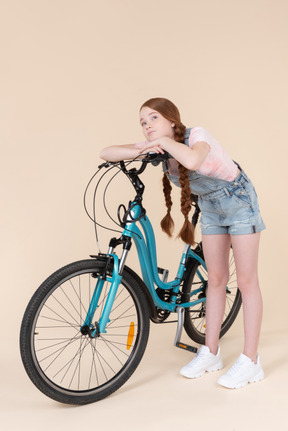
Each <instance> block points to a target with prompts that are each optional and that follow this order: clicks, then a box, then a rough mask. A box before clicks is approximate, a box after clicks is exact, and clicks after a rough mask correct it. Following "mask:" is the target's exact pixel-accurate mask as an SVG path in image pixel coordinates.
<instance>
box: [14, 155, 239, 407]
mask: <svg viewBox="0 0 288 431" xmlns="http://www.w3.org/2000/svg"><path fill="white" fill-rule="evenodd" d="M163 157H165V155H164V156H162V155H155V154H154V155H147V156H146V157H145V158H144V159H142V160H141V161H138V163H140V168H139V169H136V168H135V167H133V168H130V169H128V168H129V163H131V162H124V161H122V162H117V163H109V162H107V163H103V164H102V165H101V167H100V169H104V170H105V172H108V171H110V170H111V169H117V172H120V173H121V172H122V173H124V174H125V175H126V176H127V177H128V178H129V180H130V181H131V183H132V185H133V187H134V189H135V191H136V196H135V197H134V199H133V201H130V202H129V204H128V206H127V208H125V207H124V205H123V204H121V205H120V206H119V208H118V220H119V225H120V226H121V229H122V233H121V235H120V236H119V237H114V238H112V239H111V240H110V244H109V249H108V252H107V253H106V254H102V253H99V254H98V255H97V256H91V259H87V260H81V261H78V262H74V263H71V264H69V265H67V266H65V267H63V268H61V269H59V270H58V271H56V272H55V273H54V274H52V275H51V276H50V277H49V278H48V279H47V280H45V281H44V282H43V283H42V284H41V286H40V287H39V288H38V289H37V291H36V292H35V293H34V295H33V297H32V298H31V300H30V302H29V304H28V306H27V308H26V311H25V314H24V316H23V321H22V325H21V333H20V350H21V356H22V361H23V364H24V367H25V369H26V372H27V374H28V376H29V377H30V379H31V380H32V382H33V383H34V384H35V385H36V387H37V388H38V389H39V390H40V391H42V392H43V393H44V394H46V395H47V396H48V397H50V398H52V399H54V400H56V401H59V402H62V403H67V404H78V405H81V404H88V403H92V402H95V401H99V400H101V399H103V398H105V397H107V396H108V395H110V394H111V393H113V392H114V391H116V390H117V389H119V388H120V387H121V386H122V385H123V384H124V383H125V382H126V381H127V380H128V379H129V377H130V376H131V375H132V373H133V372H134V371H135V369H136V368H137V366H138V364H139V362H140V361H141V358H142V356H143V354H144V351H145V348H146V345H147V341H148V336H149V325H150V320H151V321H152V322H154V323H163V322H165V323H170V320H169V319H168V317H169V316H170V314H171V313H175V314H176V316H177V320H175V322H178V324H177V329H176V336H175V342H174V344H175V346H177V347H180V348H183V349H186V350H190V351H192V352H197V348H196V347H193V346H189V345H187V344H185V343H182V342H181V333H182V329H183V327H184V328H185V331H186V333H187V334H188V336H189V337H190V338H191V339H192V340H193V341H194V342H196V343H198V344H204V343H205V316H206V307H205V306H206V289H207V285H208V281H207V271H206V265H205V261H204V256H203V252H202V247H201V243H200V244H198V245H197V246H196V248H194V249H192V248H191V247H190V246H189V245H185V246H184V250H183V253H182V255H181V257H180V262H179V267H178V271H177V274H176V277H175V278H174V279H173V280H171V281H168V270H167V269H163V268H159V267H158V266H157V257H156V244H155V237H154V232H153V228H152V225H151V223H150V221H149V218H148V216H147V213H146V211H145V209H144V207H143V203H142V199H143V193H144V189H145V187H144V184H143V182H142V181H141V180H140V174H141V173H142V172H143V171H144V170H145V168H146V167H147V165H148V164H150V166H151V163H153V164H154V165H157V164H158V163H159V162H160V161H161V160H162V159H163ZM138 166H139V165H138ZM98 172H99V171H98ZM104 176H105V174H104V175H102V177H101V178H100V180H101V179H102V178H103V177H104ZM100 180H99V181H100ZM98 183H99V182H98ZM98 183H97V186H96V189H97V187H98ZM197 219H198V211H196V213H194V216H193V223H194V224H196V223H197ZM93 220H94V222H95V226H96V224H97V222H96V218H95V217H94V218H93ZM132 242H134V244H135V245H136V249H137V253H138V258H139V262H140V266H141V272H142V278H140V277H139V275H137V274H136V273H135V272H134V271H133V270H132V269H131V268H129V267H128V266H126V265H125V261H126V258H127V255H128V253H129V251H130V248H131V245H132ZM119 246H121V247H122V252H121V254H119V255H118V254H116V252H115V249H116V248H117V247H119ZM160 276H161V278H160ZM226 292H227V294H226V309H225V315H224V318H223V323H222V327H221V334H220V336H221V337H222V336H223V335H224V334H225V333H226V332H227V331H228V329H229V328H230V326H231V325H232V323H233V322H234V320H235V318H236V316H237V314H238V312H239V309H240V306H241V294H240V291H239V289H238V287H237V282H236V274H235V267H234V261H233V253H232V250H231V258H230V279H229V283H228V285H227V290H226ZM167 319H168V320H167Z"/></svg>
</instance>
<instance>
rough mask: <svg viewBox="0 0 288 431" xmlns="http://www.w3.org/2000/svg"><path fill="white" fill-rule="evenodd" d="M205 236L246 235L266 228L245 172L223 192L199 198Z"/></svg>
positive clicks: (221, 190)
mask: <svg viewBox="0 0 288 431" xmlns="http://www.w3.org/2000/svg"><path fill="white" fill-rule="evenodd" d="M198 205H199V207H200V209H201V213H202V214H201V231H202V235H217V234H227V233H228V234H230V235H245V234H250V233H256V232H261V231H262V230H264V229H265V224H264V222H263V220H262V217H261V214H260V210H259V205H258V198H257V194H256V191H255V189H254V186H253V184H252V182H251V181H250V180H249V178H248V177H247V175H246V174H245V172H244V171H243V170H242V171H241V172H240V174H239V175H238V176H237V178H236V179H235V180H234V181H231V182H227V186H225V187H223V188H221V189H220V190H217V191H213V192H210V193H206V194H204V195H202V196H199V198H198Z"/></svg>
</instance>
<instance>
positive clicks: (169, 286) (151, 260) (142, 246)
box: [83, 201, 206, 337]
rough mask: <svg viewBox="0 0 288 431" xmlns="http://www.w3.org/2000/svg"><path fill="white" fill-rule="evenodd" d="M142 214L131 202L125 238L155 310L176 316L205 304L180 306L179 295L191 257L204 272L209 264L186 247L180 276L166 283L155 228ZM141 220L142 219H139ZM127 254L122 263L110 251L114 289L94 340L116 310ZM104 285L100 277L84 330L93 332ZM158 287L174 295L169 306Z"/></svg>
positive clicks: (111, 290)
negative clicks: (181, 310) (131, 246)
mask: <svg viewBox="0 0 288 431" xmlns="http://www.w3.org/2000/svg"><path fill="white" fill-rule="evenodd" d="M141 211H142V206H141V204H140V203H138V202H137V201H134V202H132V204H130V215H131V217H130V219H129V220H127V222H126V224H125V227H124V230H123V233H122V237H127V238H132V239H133V241H134V243H135V245H136V249H137V253H138V258H139V262H140V267H141V271H142V276H143V281H144V283H145V284H146V286H147V288H148V290H149V292H150V294H151V296H152V299H153V302H154V304H155V306H156V307H158V308H160V309H163V310H167V311H169V312H176V309H177V308H179V306H180V307H182V308H188V307H191V306H193V305H196V304H198V303H201V302H205V301H206V298H200V299H198V300H196V301H193V302H187V303H182V304H177V303H176V300H177V295H178V293H179V289H180V285H181V281H182V278H183V275H184V271H185V269H186V262H187V259H188V258H189V257H192V258H193V259H196V260H197V261H198V262H199V263H200V264H201V265H202V266H203V267H204V268H205V269H206V264H205V262H204V260H203V259H201V257H200V256H198V255H197V254H196V253H195V252H194V251H193V250H191V248H190V246H189V245H188V244H186V245H185V247H184V250H183V253H182V257H181V260H180V263H179V267H178V271H177V275H176V277H175V279H174V280H172V281H170V282H163V281H162V280H161V279H160V278H159V275H158V267H157V254H156V243H155V235H154V231H153V227H152V225H151V222H150V220H149V218H148V216H147V215H144V216H143V217H140V215H141ZM139 218H140V219H139ZM137 223H140V226H141V228H142V230H143V232H144V236H143V234H142V232H141V230H140V229H139V227H138V226H137ZM127 253H128V252H127V250H124V251H123V254H122V256H121V258H120V260H119V258H118V256H117V255H116V254H114V250H113V248H112V247H110V249H109V251H108V253H107V258H108V257H109V256H110V257H111V258H113V262H114V264H113V273H112V277H107V278H106V279H107V280H108V281H109V282H111V287H110V289H109V293H108V295H107V299H106V302H105V305H104V308H103V313H102V316H101V318H100V320H99V323H98V324H97V328H96V329H95V330H94V331H93V332H92V334H91V336H92V337H93V336H96V334H97V332H99V333H103V332H105V328H106V325H107V323H108V322H109V315H110V312H111V309H112V306H113V301H114V299H115V297H116V294H117V289H118V286H119V284H120V282H121V279H122V276H121V271H120V268H123V266H124V262H125V259H126V257H127ZM197 275H198V277H199V278H200V280H201V281H203V283H204V279H203V277H202V275H201V273H200V271H198V270H197ZM103 285H104V280H103V279H101V277H100V276H98V281H97V284H96V287H95V290H94V294H93V297H92V300H91V303H90V307H89V310H88V313H87V317H86V320H85V322H84V325H83V326H86V327H89V328H91V322H92V319H93V316H94V313H95V311H96V308H97V307H98V300H99V297H100V294H101V291H102V288H103ZM155 285H156V286H157V287H158V288H160V289H164V290H172V291H173V294H172V295H171V299H170V301H169V302H165V301H162V300H161V299H160V298H159V296H158V295H157V293H156V289H155ZM201 290H202V288H201V287H200V288H198V289H196V290H194V291H193V292H191V295H192V294H196V293H198V292H201Z"/></svg>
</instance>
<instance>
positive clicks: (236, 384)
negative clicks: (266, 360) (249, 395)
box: [218, 353, 264, 389]
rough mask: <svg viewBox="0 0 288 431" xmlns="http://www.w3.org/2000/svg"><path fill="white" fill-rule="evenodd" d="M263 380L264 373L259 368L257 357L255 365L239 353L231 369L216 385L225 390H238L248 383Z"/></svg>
mask: <svg viewBox="0 0 288 431" xmlns="http://www.w3.org/2000/svg"><path fill="white" fill-rule="evenodd" d="M263 378H264V371H263V369H262V367H261V363H260V358H259V355H257V364H255V362H253V361H252V359H250V358H248V356H246V355H243V353H241V355H240V356H239V358H238V360H237V361H236V362H235V364H234V365H233V367H232V368H230V370H229V371H228V372H227V373H226V374H224V375H223V376H221V377H220V379H219V380H218V383H219V385H221V386H224V387H225V388H229V389H239V388H242V387H243V386H246V385H247V384H248V383H254V382H258V381H259V380H262V379H263Z"/></svg>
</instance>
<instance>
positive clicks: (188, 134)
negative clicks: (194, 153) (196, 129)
mask: <svg viewBox="0 0 288 431" xmlns="http://www.w3.org/2000/svg"><path fill="white" fill-rule="evenodd" d="M192 129H193V127H189V129H186V132H185V135H184V144H185V145H187V147H189V137H190V132H191V130H192Z"/></svg>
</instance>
